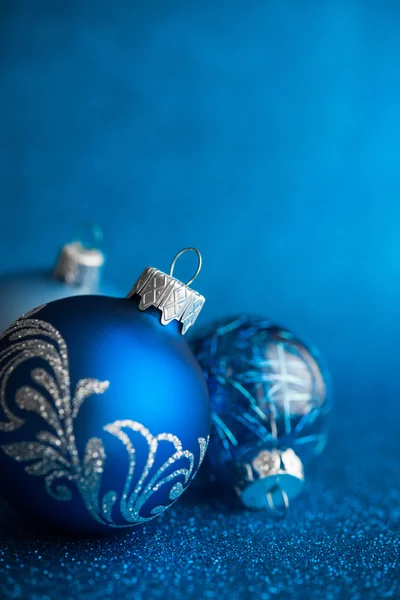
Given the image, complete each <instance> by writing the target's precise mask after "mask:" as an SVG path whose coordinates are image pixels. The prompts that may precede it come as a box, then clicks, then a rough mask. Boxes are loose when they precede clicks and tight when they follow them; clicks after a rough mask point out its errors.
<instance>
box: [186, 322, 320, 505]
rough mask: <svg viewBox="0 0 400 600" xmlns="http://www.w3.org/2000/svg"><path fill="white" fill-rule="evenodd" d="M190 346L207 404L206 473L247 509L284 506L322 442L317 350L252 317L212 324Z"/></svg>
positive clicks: (289, 334)
mask: <svg viewBox="0 0 400 600" xmlns="http://www.w3.org/2000/svg"><path fill="white" fill-rule="evenodd" d="M192 348H193V350H194V353H195V356H196V357H197V359H198V361H199V363H200V366H201V367H202V369H203V373H204V375H205V378H206V381H207V384H208V389H209V394H210V403H211V418H212V429H211V438H210V443H209V450H208V453H207V457H206V461H205V466H204V471H205V475H206V476H207V477H208V478H209V480H210V481H214V482H215V483H216V484H222V485H224V486H226V485H227V486H228V488H231V489H232V488H233V489H234V490H235V491H236V493H237V494H238V495H239V497H240V499H241V501H242V503H243V505H244V506H246V507H247V508H252V509H263V508H270V509H271V510H274V509H277V510H279V511H280V510H281V509H286V508H288V506H289V502H290V500H291V499H292V498H294V497H295V496H296V495H297V494H298V493H299V492H300V490H301V488H302V486H303V482H304V467H305V466H306V465H307V464H308V462H309V461H310V460H311V459H312V457H313V456H315V455H317V454H319V453H320V452H321V451H322V450H323V448H324V447H325V444H326V441H327V426H328V415H329V412H330V410H331V402H330V395H329V393H328V390H327V377H326V373H325V371H324V370H323V368H322V366H321V360H320V357H319V354H318V352H317V351H316V350H315V349H311V348H309V347H307V346H306V345H305V344H304V343H303V342H301V341H300V340H299V339H297V338H296V337H295V336H294V335H293V334H292V333H291V332H290V331H287V330H285V329H282V328H281V327H279V326H277V325H275V324H273V323H271V322H270V321H267V320H265V319H260V318H255V317H251V316H243V317H240V318H237V319H232V320H225V321H223V322H220V323H218V324H215V325H214V326H212V327H210V328H209V329H207V330H205V331H204V333H203V334H202V335H200V336H198V337H197V338H196V339H195V340H194V342H193V343H192Z"/></svg>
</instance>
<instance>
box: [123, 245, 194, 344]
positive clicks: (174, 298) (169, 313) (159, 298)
mask: <svg viewBox="0 0 400 600" xmlns="http://www.w3.org/2000/svg"><path fill="white" fill-rule="evenodd" d="M189 250H192V251H193V252H196V254H197V257H198V266H197V269H196V272H195V274H194V275H193V277H192V278H191V279H190V280H189V281H188V282H187V283H182V281H179V280H178V279H176V278H175V277H173V272H174V268H175V264H176V261H177V260H178V258H179V257H180V256H181V255H182V254H183V253H184V252H188V251H189ZM201 265H202V258H201V254H200V252H199V251H198V250H197V248H184V249H183V250H181V251H180V252H178V254H177V255H176V256H175V258H174V260H173V261H172V264H171V268H170V272H169V275H167V274H166V273H164V272H163V271H159V270H158V269H154V268H153V267H147V269H145V270H144V271H143V273H142V274H141V275H140V277H139V279H138V280H137V281H136V283H135V285H134V286H133V288H132V289H131V291H130V292H129V294H128V298H131V297H132V296H134V295H136V294H137V295H138V296H140V303H139V309H140V310H147V309H148V308H149V307H150V306H153V307H155V308H158V309H159V310H160V311H161V323H162V324H163V325H168V323H170V322H171V321H173V320H176V321H179V322H181V323H182V334H185V333H186V332H187V330H188V329H189V327H191V326H192V325H193V323H194V322H195V321H196V319H197V317H198V316H199V313H200V311H201V309H202V308H203V305H204V302H205V298H204V296H202V295H201V294H199V293H198V292H196V291H195V290H192V289H191V288H190V287H189V284H191V283H192V282H193V281H194V280H195V279H196V277H197V275H198V274H199V273H200V269H201Z"/></svg>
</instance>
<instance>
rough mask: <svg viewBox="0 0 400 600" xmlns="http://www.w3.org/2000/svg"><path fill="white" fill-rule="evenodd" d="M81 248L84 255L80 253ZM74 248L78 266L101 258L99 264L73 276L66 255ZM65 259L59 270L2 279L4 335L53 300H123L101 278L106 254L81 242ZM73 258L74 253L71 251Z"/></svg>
mask: <svg viewBox="0 0 400 600" xmlns="http://www.w3.org/2000/svg"><path fill="white" fill-rule="evenodd" d="M77 247H80V248H81V252H80V253H78V252H76V249H77ZM71 248H74V249H75V252H74V259H75V262H74V265H75V266H76V261H77V260H78V261H79V256H80V257H81V259H82V260H83V259H84V257H86V259H87V258H88V256H91V257H92V259H93V257H94V256H95V257H96V258H97V264H94V265H92V266H88V265H86V267H85V268H84V269H82V265H80V267H81V268H80V269H79V268H77V269H74V270H73V271H74V273H73V275H74V276H72V277H70V275H71V266H72V264H71V263H72V261H71V260H70V261H69V262H68V264H66V261H65V256H66V254H68V250H69V249H71ZM61 257H63V260H62V261H60V262H61V264H60V262H59V264H58V265H57V268H56V270H55V271H52V270H51V269H48V270H39V271H26V272H22V273H16V274H11V275H7V276H3V277H2V278H1V279H0V333H1V332H3V331H4V330H5V329H6V328H7V327H8V326H9V325H11V323H13V322H14V321H15V320H16V319H18V317H20V316H21V315H22V314H24V313H26V312H28V311H29V310H31V309H33V308H35V306H40V305H41V304H45V303H48V302H52V301H53V300H59V299H61V298H68V297H70V296H78V295H87V294H100V295H105V296H113V297H116V296H117V297H119V296H121V292H120V291H119V290H118V288H117V287H116V286H114V285H112V284H111V283H108V282H105V281H103V279H102V277H101V266H102V263H103V262H104V255H103V254H102V253H101V252H100V251H99V250H93V249H90V250H88V249H85V248H84V247H83V246H81V245H80V244H77V243H73V244H68V245H67V246H65V247H64V248H63V251H62V253H61ZM69 257H70V258H72V257H71V252H69Z"/></svg>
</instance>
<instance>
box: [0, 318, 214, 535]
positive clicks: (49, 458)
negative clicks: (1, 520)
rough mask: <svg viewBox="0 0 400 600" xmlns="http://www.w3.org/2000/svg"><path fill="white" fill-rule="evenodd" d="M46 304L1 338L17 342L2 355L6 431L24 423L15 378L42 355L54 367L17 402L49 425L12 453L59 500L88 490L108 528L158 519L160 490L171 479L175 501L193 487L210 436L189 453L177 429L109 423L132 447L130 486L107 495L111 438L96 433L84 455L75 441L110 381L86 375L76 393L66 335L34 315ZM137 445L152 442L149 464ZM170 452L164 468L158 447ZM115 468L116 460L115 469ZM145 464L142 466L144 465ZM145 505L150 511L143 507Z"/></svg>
mask: <svg viewBox="0 0 400 600" xmlns="http://www.w3.org/2000/svg"><path fill="white" fill-rule="evenodd" d="M42 308H43V306H41V307H39V308H37V309H35V310H34V311H31V312H30V313H27V314H25V315H23V316H22V317H21V318H20V319H19V320H18V321H16V322H15V323H14V325H12V326H11V327H9V328H8V329H7V330H6V331H5V332H4V334H3V335H2V336H1V338H0V339H4V338H8V339H9V341H10V342H12V343H11V344H10V345H8V346H7V348H6V349H5V350H3V351H2V352H0V408H1V411H2V412H3V414H4V415H5V417H6V419H7V420H6V421H0V432H1V431H3V432H5V433H7V432H12V431H14V430H16V429H18V428H20V427H22V426H23V425H24V423H25V421H24V419H22V418H21V417H19V416H17V415H15V414H14V413H13V412H12V410H11V409H10V407H9V406H8V404H7V386H8V383H9V380H10V377H11V376H12V374H13V373H14V371H15V370H16V369H17V368H19V367H20V365H21V364H22V363H24V362H26V361H28V360H30V359H34V358H36V359H37V358H40V359H42V360H43V361H44V362H46V363H47V366H48V368H47V369H44V368H34V369H33V370H32V371H31V378H32V386H29V385H26V386H23V387H21V388H19V389H18V390H17V392H16V394H15V404H16V405H17V406H18V408H19V409H21V410H23V411H31V412H35V413H36V414H37V415H39V416H40V417H41V418H42V419H43V420H44V421H45V422H46V424H47V426H48V429H46V430H43V431H39V432H38V433H37V434H36V439H35V440H34V441H22V442H13V443H9V444H3V445H2V446H1V448H2V450H3V451H4V452H5V454H6V455H7V456H9V457H11V458H13V459H14V460H16V461H17V462H22V463H29V464H27V465H26V466H25V471H26V472H27V473H29V474H30V475H35V476H41V477H44V485H45V489H46V491H47V492H48V494H49V495H50V496H51V497H53V498H54V499H56V500H60V501H68V500H71V498H72V490H73V489H74V488H75V489H76V490H77V491H78V493H79V494H80V495H81V497H82V500H83V502H84V504H85V506H86V509H87V510H88V512H89V514H90V515H91V516H92V517H93V519H95V520H96V521H98V522H99V523H102V524H103V525H105V526H109V527H128V526H132V525H135V524H138V523H142V522H144V521H147V520H149V519H152V518H154V517H155V516H157V515H158V514H159V513H161V512H162V511H163V510H165V509H166V508H167V506H164V505H156V506H154V507H153V508H148V509H146V508H145V509H144V507H145V504H146V503H147V502H148V501H149V506H151V505H152V504H154V501H153V502H152V500H151V499H152V497H153V494H156V493H157V492H158V490H159V489H160V488H161V487H162V486H164V485H167V484H168V486H169V487H168V488H167V489H168V490H169V492H168V497H169V500H170V502H169V503H168V506H169V505H170V504H171V503H172V502H174V501H175V500H177V499H178V498H179V496H180V495H181V494H182V493H183V491H184V490H185V489H186V487H187V485H188V484H189V483H190V480H191V479H192V478H193V476H194V474H195V473H196V471H197V469H198V468H199V466H200V464H201V462H202V460H203V458H204V455H205V452H206V449H207V444H208V438H207V439H205V438H199V439H198V444H199V457H198V459H197V461H196V460H195V457H194V454H193V453H192V452H189V451H188V450H183V448H182V443H181V441H180V440H179V439H178V438H177V437H176V436H175V435H173V434H170V433H161V434H159V435H157V436H153V435H152V434H151V433H150V431H149V430H148V429H147V428H146V427H144V426H143V425H142V424H141V423H138V422H136V421H131V420H119V421H115V422H113V423H110V424H108V425H106V426H105V427H104V428H103V429H104V431H105V432H107V433H109V434H111V435H112V436H114V437H115V438H117V439H118V440H119V441H120V442H121V443H122V444H123V446H124V447H125V450H126V453H127V458H128V472H127V475H126V477H125V483H124V486H123V490H119V491H117V490H109V491H107V492H104V493H103V492H102V482H103V472H104V470H105V467H106V466H107V456H106V452H105V448H104V443H103V441H102V440H101V439H100V438H95V437H93V438H90V439H89V440H88V441H87V443H86V447H85V450H84V455H83V459H82V458H81V457H80V456H79V452H78V449H77V446H76V441H75V434H74V431H75V420H76V418H77V417H78V415H79V410H80V408H81V406H82V404H83V403H84V401H85V400H86V399H87V398H88V397H89V396H92V395H100V394H103V393H104V392H105V391H106V390H107V389H108V387H109V385H110V382H109V381H99V380H98V379H92V378H87V379H81V380H80V381H79V382H78V383H77V385H76V388H75V391H74V394H73V395H72V396H71V381H70V373H69V360H68V351H67V346H66V343H65V341H64V339H63V338H62V336H61V334H60V332H59V331H58V330H57V329H56V328H55V327H53V326H52V325H51V324H50V323H48V322H46V321H43V320H39V319H34V318H32V317H33V316H34V315H35V314H36V313H37V312H39V311H40V310H41V309H42ZM135 436H139V439H137V440H136V441H137V444H140V446H141V447H143V442H144V443H145V448H146V447H147V459H146V462H145V465H144V467H141V466H140V465H139V464H138V461H137V460H136V452H137V450H136V446H135V443H134V441H133V438H135ZM160 447H162V456H163V457H165V456H168V457H169V458H167V459H166V460H164V462H163V464H162V465H161V466H157V467H156V462H157V464H158V463H159V462H160V461H159V460H158V461H156V456H157V451H158V449H159V448H160ZM113 466H115V465H112V466H111V468H112V467H113ZM140 469H141V470H140ZM143 509H144V510H143Z"/></svg>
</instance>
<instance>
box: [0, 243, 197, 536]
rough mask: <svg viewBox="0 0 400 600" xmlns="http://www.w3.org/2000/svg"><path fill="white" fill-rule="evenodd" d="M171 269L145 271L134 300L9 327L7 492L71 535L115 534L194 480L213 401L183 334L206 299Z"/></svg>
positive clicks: (1, 424) (38, 313) (73, 301)
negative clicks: (179, 279) (173, 273)
mask: <svg viewBox="0 0 400 600" xmlns="http://www.w3.org/2000/svg"><path fill="white" fill-rule="evenodd" d="M199 256H200V255H199ZM174 262H175V261H174ZM173 265H174V263H173ZM199 266H200V265H199ZM198 270H199V269H198ZM172 272H173V266H172V267H171V272H170V275H166V274H165V273H163V272H161V271H158V270H157V269H153V268H148V269H145V271H144V272H143V273H142V275H141V276H140V277H139V279H138V281H137V283H136V284H135V286H134V287H133V289H132V291H131V292H130V294H129V295H128V297H127V298H123V299H115V298H110V297H105V296H77V297H73V298H68V299H63V300H58V301H56V302H51V303H49V304H47V305H44V306H40V307H38V308H36V309H35V310H33V311H31V312H30V313H28V314H26V315H24V316H23V317H21V318H20V319H19V320H18V321H16V322H15V323H14V325H12V326H11V327H9V328H8V329H7V331H6V332H5V333H4V334H3V336H2V338H1V341H0V472H1V478H0V493H1V495H3V496H4V498H5V499H6V500H8V501H9V502H10V503H11V504H12V505H13V506H15V507H16V508H18V509H20V510H21V511H23V512H24V513H26V514H28V515H30V516H32V517H35V518H38V519H41V520H42V521H43V522H44V523H45V524H47V525H50V526H56V527H62V528H64V529H67V530H68V531H71V532H102V531H107V530H108V531H111V532H112V531H115V530H116V529H118V528H123V527H128V526H131V525H136V524H138V523H143V522H145V521H147V520H149V519H152V518H153V517H155V516H156V515H158V514H160V513H161V512H162V511H163V510H165V509H166V508H167V507H168V506H170V505H171V504H172V503H173V502H174V501H175V500H176V499H177V498H179V496H180V495H181V494H182V492H183V491H184V490H185V489H186V488H187V486H188V485H189V484H190V482H191V480H192V479H193V477H194V476H195V474H196V472H197V470H198V467H199V465H200V463H201V462H202V459H203V457H204V454H205V451H206V448H207V443H208V435H209V402H208V393H207V386H206V383H205V381H204V377H203V375H202V372H201V369H200V367H199V365H198V363H197V361H196V359H195V358H194V355H193V354H192V352H191V350H190V348H189V346H188V344H187V342H186V340H185V337H184V335H183V334H184V333H185V332H186V331H187V329H188V328H189V327H190V326H191V325H192V324H193V323H194V321H195V320H196V317H197V315H198V313H199V312H200V310H201V308H202V305H203V303H204V298H203V296H201V295H200V294H198V293H197V292H195V291H193V290H192V289H190V288H189V287H188V286H187V285H185V284H183V283H181V282H180V281H178V280H177V279H175V278H174V277H173V276H172Z"/></svg>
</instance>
